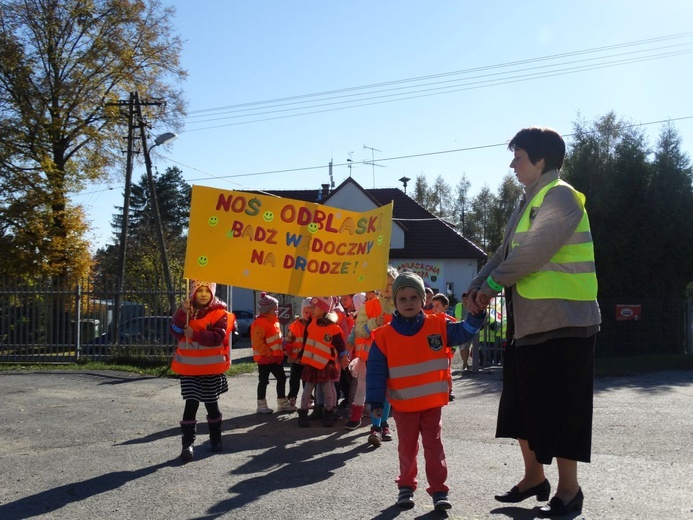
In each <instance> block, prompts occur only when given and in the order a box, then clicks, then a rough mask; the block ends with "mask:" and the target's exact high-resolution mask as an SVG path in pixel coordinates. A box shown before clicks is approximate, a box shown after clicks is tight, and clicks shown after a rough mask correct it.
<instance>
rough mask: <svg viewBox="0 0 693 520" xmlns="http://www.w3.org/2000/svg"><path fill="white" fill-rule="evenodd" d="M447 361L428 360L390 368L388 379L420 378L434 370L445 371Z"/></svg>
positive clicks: (440, 359)
mask: <svg viewBox="0 0 693 520" xmlns="http://www.w3.org/2000/svg"><path fill="white" fill-rule="evenodd" d="M447 368H448V359H447V358H439V359H430V360H428V361H424V362H422V363H416V364H413V365H402V366H398V367H390V368H389V370H390V379H398V378H401V377H411V376H420V375H422V374H426V373H428V372H432V371H434V370H447Z"/></svg>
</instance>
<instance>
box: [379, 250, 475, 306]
mask: <svg viewBox="0 0 693 520" xmlns="http://www.w3.org/2000/svg"><path fill="white" fill-rule="evenodd" d="M390 265H392V266H393V267H396V268H397V269H398V270H400V269H402V268H408V269H411V270H412V271H414V272H415V273H416V274H418V275H419V276H421V278H423V281H424V284H426V286H427V287H430V288H431V289H433V291H434V292H441V293H443V294H449V293H448V292H447V291H448V288H449V287H450V285H449V284H452V286H451V287H452V294H454V295H455V298H457V299H458V300H459V299H460V297H461V295H462V293H463V292H464V291H466V290H467V287H469V283H470V282H471V281H472V280H473V279H474V277H475V276H476V275H477V273H478V267H477V261H476V260H472V259H454V260H450V259H447V260H438V259H435V258H410V259H404V260H402V259H396V260H390Z"/></svg>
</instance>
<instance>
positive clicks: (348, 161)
mask: <svg viewBox="0 0 693 520" xmlns="http://www.w3.org/2000/svg"><path fill="white" fill-rule="evenodd" d="M352 155H354V152H349V158H348V159H347V166H348V167H349V177H351V165H352V163H353V161H352V160H351V156H352Z"/></svg>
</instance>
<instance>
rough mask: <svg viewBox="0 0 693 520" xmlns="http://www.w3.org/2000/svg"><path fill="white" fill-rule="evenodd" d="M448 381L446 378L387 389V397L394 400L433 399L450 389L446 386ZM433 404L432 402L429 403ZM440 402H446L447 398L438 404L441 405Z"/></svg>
mask: <svg viewBox="0 0 693 520" xmlns="http://www.w3.org/2000/svg"><path fill="white" fill-rule="evenodd" d="M448 385H449V383H448V381H447V380H445V381H434V382H433V383H427V384H425V385H420V386H410V387H407V388H401V389H399V390H392V389H389V390H388V399H390V400H396V401H403V400H411V399H422V398H425V399H435V398H436V397H438V396H439V395H440V394H442V393H448V392H449V391H450V387H449V386H448ZM431 404H433V403H431ZM442 404H447V399H446V400H445V402H444V403H441V404H439V405H438V406H441V405H442Z"/></svg>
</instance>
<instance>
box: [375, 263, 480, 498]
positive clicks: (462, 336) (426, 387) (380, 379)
mask: <svg viewBox="0 0 693 520" xmlns="http://www.w3.org/2000/svg"><path fill="white" fill-rule="evenodd" d="M392 297H393V300H394V302H395V306H396V309H397V310H396V311H395V313H394V315H393V317H392V321H391V322H390V323H389V324H388V325H384V326H382V327H379V328H377V329H375V331H374V332H373V344H372V345H371V348H370V351H369V354H368V374H367V376H366V401H367V402H368V403H369V404H370V405H371V410H372V413H373V415H374V416H376V417H380V416H382V415H383V414H384V411H383V403H384V402H385V397H386V396H387V399H388V400H389V401H390V404H391V405H392V410H393V416H394V419H395V424H396V425H397V434H398V435H397V436H398V438H399V442H398V443H397V451H398V452H399V476H398V477H397V479H396V482H397V487H398V489H399V494H398V497H397V505H398V506H399V507H401V508H402V509H410V508H412V507H414V491H415V490H416V487H417V480H416V475H417V472H418V471H417V463H416V456H417V453H418V451H419V436H421V442H422V445H423V448H424V459H425V467H426V477H427V479H428V488H427V490H426V491H427V492H428V494H429V495H430V496H431V498H432V499H433V507H434V508H435V509H436V510H445V509H450V508H451V507H452V506H451V504H450V501H449V500H448V491H449V488H448V486H447V484H446V480H447V476H448V469H447V462H446V460H445V451H444V449H443V442H442V438H441V437H442V419H441V414H442V407H443V406H445V405H446V404H448V398H449V387H448V374H449V373H450V365H449V359H448V349H449V347H450V346H451V345H459V344H460V343H464V342H465V341H469V340H470V339H472V338H473V337H474V335H475V334H476V333H477V332H479V327H481V325H482V324H483V322H484V311H483V310H482V311H481V312H480V314H479V315H478V316H471V315H470V316H469V317H468V318H467V321H465V322H459V323H455V322H451V321H447V320H446V319H445V316H444V315H442V314H428V313H425V312H424V311H423V305H424V301H425V299H426V293H425V290H424V283H423V280H422V279H421V277H420V276H419V275H417V274H416V273H413V272H411V271H410V270H403V271H402V272H400V273H399V276H397V278H395V281H394V284H393V286H392Z"/></svg>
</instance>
